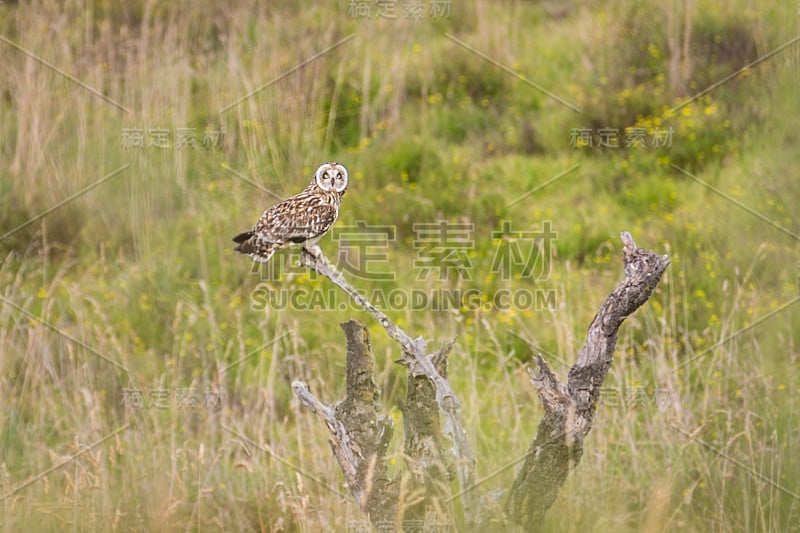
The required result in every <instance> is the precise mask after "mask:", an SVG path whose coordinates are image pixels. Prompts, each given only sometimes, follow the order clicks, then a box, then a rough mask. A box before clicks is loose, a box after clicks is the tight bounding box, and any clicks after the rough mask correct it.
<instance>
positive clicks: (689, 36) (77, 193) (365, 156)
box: [0, 0, 800, 532]
mask: <svg viewBox="0 0 800 533" xmlns="http://www.w3.org/2000/svg"><path fill="white" fill-rule="evenodd" d="M687 3H688V4H691V5H689V6H688V7H686V6H684V5H674V6H673V5H664V6H662V5H661V4H660V3H656V2H654V1H651V0H648V1H645V2H616V3H612V4H607V3H604V2H594V1H590V2H567V3H561V2H550V1H516V2H512V1H498V2H494V1H489V0H478V1H476V2H463V1H459V0H453V1H452V2H446V1H444V2H443V1H438V2H437V1H435V0H425V1H423V2H403V1H400V2H394V3H392V2H378V3H376V2H371V1H370V2H356V1H349V0H338V1H337V2H327V3H326V2H320V3H314V7H308V8H304V9H301V8H299V7H297V6H296V3H295V2H289V1H273V2H256V1H251V2H248V1H244V2H234V3H232V4H227V3H224V2H210V1H208V0H197V1H194V2H175V3H169V2H157V1H145V0H133V1H129V2H124V3H116V2H95V3H92V2H89V3H84V2H77V1H76V2H43V3H38V2H34V3H31V4H28V3H24V2H11V1H9V0H6V1H5V2H2V1H0V37H1V38H0V51H2V61H0V161H2V164H0V405H2V407H1V408H0V528H1V529H2V530H3V531H9V532H10V531H24V530H31V531H34V530H37V531H53V530H59V531H64V530H67V529H69V530H75V531H84V530H106V531H108V530H114V531H154V530H160V531H173V530H187V531H188V530H194V531H215V530H220V531H253V530H264V531H319V530H326V531H327V530H336V531H348V530H349V531H354V530H356V528H357V527H359V526H361V525H363V524H365V523H366V522H365V518H364V517H363V516H361V515H360V514H359V511H358V509H357V507H356V506H355V504H354V502H353V499H352V498H351V497H350V495H349V493H348V491H347V488H346V486H345V485H344V483H343V478H342V475H341V472H340V471H339V469H338V466H337V465H336V463H335V462H334V461H333V458H332V456H331V453H330V448H329V445H328V435H327V429H326V428H325V427H324V425H323V424H321V423H320V422H319V421H318V420H317V418H316V417H315V416H314V415H313V414H312V413H310V412H309V411H307V410H305V409H303V408H301V406H300V405H299V404H298V402H297V401H296V400H295V398H294V395H293V394H292V389H291V383H292V381H293V380H296V379H300V380H304V381H306V382H308V384H309V386H310V388H311V390H312V391H313V392H314V393H315V394H316V395H317V396H318V397H320V398H321V399H323V400H325V401H327V402H334V401H336V400H338V399H340V398H341V397H342V396H343V394H344V363H345V358H344V354H345V347H344V337H343V335H342V332H341V330H340V328H339V326H338V324H339V323H341V322H343V321H345V320H347V319H349V318H356V319H358V320H361V321H363V322H365V323H367V324H368V325H369V329H370V332H371V335H372V347H373V352H374V355H375V357H376V368H377V381H378V384H379V386H380V387H381V390H382V401H383V405H384V406H385V409H386V412H387V413H389V414H391V415H392V416H393V417H394V418H395V422H396V424H395V429H396V435H395V439H394V442H393V444H392V455H391V457H392V459H391V465H390V466H391V469H392V473H393V474H394V475H397V476H400V475H401V474H402V472H403V467H404V463H403V457H402V453H401V452H402V436H401V433H402V416H401V414H400V409H399V407H398V402H399V401H400V400H401V399H402V398H403V395H404V391H405V371H404V369H402V368H400V367H399V366H398V365H395V364H393V361H395V360H396V359H398V357H399V355H400V354H399V353H398V348H397V346H396V345H395V344H394V343H393V342H392V341H391V340H390V339H389V338H387V336H386V335H385V333H384V332H383V330H382V329H380V327H379V326H378V325H377V324H374V323H370V322H369V316H368V315H366V314H365V313H363V312H362V311H360V310H358V309H356V308H355V307H353V306H352V305H349V304H348V303H347V302H346V300H345V298H344V295H343V294H341V293H337V292H336V291H335V290H334V287H333V286H332V285H331V284H330V283H329V282H328V281H327V280H326V279H324V278H319V277H314V276H309V275H308V273H307V272H305V271H303V270H302V269H298V268H296V267H295V266H294V263H295V261H296V253H297V250H293V251H288V252H282V253H281V254H280V255H279V256H277V257H276V258H274V259H273V261H272V262H271V263H270V264H269V265H268V266H267V267H263V268H262V269H260V270H259V269H258V268H253V265H252V261H251V260H249V259H248V258H246V257H244V256H240V255H238V254H236V253H234V252H233V251H232V250H231V248H232V244H233V243H232V242H231V237H233V236H234V235H236V234H237V233H239V232H240V231H244V230H246V229H248V228H249V227H250V226H251V225H252V224H253V223H254V222H255V220H256V219H257V217H258V216H259V215H260V214H261V212H262V210H263V209H264V208H266V207H267V206H269V205H271V204H272V203H274V202H275V201H276V197H280V198H282V197H286V196H289V195H291V194H294V193H295V192H298V191H300V190H301V189H302V188H303V187H305V186H306V185H307V183H308V181H309V178H310V176H311V175H312V173H313V171H314V170H315V169H316V168H317V166H318V165H319V164H321V163H323V162H327V161H338V162H340V163H343V164H344V165H346V166H347V168H348V170H349V173H350V187H349V189H348V192H347V194H346V195H345V197H344V199H343V203H342V209H341V214H340V217H339V220H338V222H337V225H336V227H335V230H334V231H332V232H331V233H332V234H331V236H329V237H325V238H324V239H323V240H322V241H321V243H320V244H321V247H322V249H323V250H324V251H325V254H326V255H327V256H328V257H329V258H332V259H337V258H338V263H339V265H340V267H341V268H342V269H343V270H344V271H345V275H346V276H347V277H348V279H350V280H351V282H352V283H353V284H354V285H356V286H357V287H359V289H361V290H363V291H365V293H367V294H370V295H373V297H374V298H376V299H378V302H377V303H379V304H380V306H381V307H383V308H384V309H386V310H387V313H388V314H389V315H390V316H391V317H392V318H393V319H394V320H396V321H397V322H398V324H400V325H401V326H402V327H403V328H405V329H406V330H407V331H408V332H409V333H410V334H412V335H423V336H425V337H426V338H427V339H429V340H430V341H431V343H432V346H434V347H435V346H439V345H441V344H444V343H445V342H447V341H449V340H450V339H451V338H453V337H455V338H456V339H457V341H456V344H455V348H454V349H453V352H452V355H451V359H450V369H449V380H450V382H451V384H452V386H453V388H454V390H455V392H456V394H458V395H459V397H460V399H461V401H462V403H463V418H464V425H465V427H466V428H467V430H468V432H469V438H470V441H471V443H472V446H473V448H474V450H475V454H476V456H477V475H478V478H479V479H484V478H486V479H485V481H484V482H483V483H482V485H481V487H480V490H481V493H482V495H483V500H482V501H483V502H485V504H486V508H487V509H489V508H492V507H493V506H496V504H497V502H498V501H499V502H500V503H502V502H503V501H504V498H505V494H504V493H503V492H502V491H504V490H505V491H507V490H508V488H509V487H510V485H511V483H512V481H513V479H514V474H515V471H516V469H515V468H505V469H504V468H503V467H505V466H507V465H508V464H509V463H510V462H511V461H514V460H515V459H516V458H521V457H522V456H523V454H524V453H525V452H526V450H527V448H528V446H529V444H530V441H531V439H532V438H533V436H534V435H535V432H536V427H537V425H538V422H539V419H540V417H541V415H542V408H541V406H540V405H539V403H538V400H537V398H536V396H535V394H534V391H533V388H532V387H531V386H530V383H529V382H528V374H527V370H526V369H527V366H528V363H529V362H530V359H531V357H532V356H533V355H534V354H537V353H541V354H543V356H544V357H545V359H547V361H548V362H549V363H550V364H551V366H552V367H553V368H554V370H555V371H556V372H557V373H558V374H559V376H560V377H561V378H562V379H563V378H565V376H566V372H567V369H568V368H569V366H570V365H571V363H572V361H574V359H575V356H576V354H577V351H578V349H579V348H580V346H581V344H582V342H583V334H584V332H585V330H586V327H587V326H588V324H589V322H590V321H591V319H592V317H593V315H594V313H595V312H596V310H597V308H598V306H599V305H600V304H601V303H602V302H603V300H604V298H605V297H606V295H607V294H608V293H609V292H610V291H611V289H612V288H613V287H614V285H615V284H616V283H617V282H618V280H620V279H621V277H622V266H621V245H620V240H619V233H620V231H624V230H627V231H630V232H631V233H632V235H633V237H634V238H635V239H636V242H637V244H639V246H642V247H644V248H648V249H653V250H655V251H657V252H659V253H666V254H669V256H670V258H671V260H672V264H671V266H670V268H669V269H668V271H667V274H666V276H665V277H664V279H663V280H662V282H661V284H660V285H659V287H658V290H657V291H656V293H655V294H654V296H653V298H652V299H651V300H650V301H649V302H648V303H647V304H646V305H645V306H644V307H643V308H641V309H639V311H638V312H637V313H635V314H634V315H633V316H632V317H631V318H630V319H629V320H628V321H627V322H626V323H625V324H624V325H623V327H622V330H621V334H620V339H619V344H618V346H617V357H616V358H615V362H614V365H613V367H612V369H611V372H610V373H609V375H608V378H607V380H606V382H605V383H604V389H603V393H602V395H601V397H602V404H601V406H600V409H599V411H598V415H597V419H596V421H595V424H594V428H593V430H592V432H591V433H590V434H589V436H588V438H587V441H586V449H585V450H584V456H583V459H582V461H581V463H580V465H579V466H578V468H577V470H576V471H574V472H572V473H571V474H570V476H569V478H568V479H567V482H566V484H565V485H564V487H563V488H562V490H561V493H560V495H559V497H558V499H557V500H556V503H555V504H554V506H553V508H552V509H551V510H550V512H549V514H548V519H547V523H546V524H543V527H544V528H545V529H546V530H549V531H574V532H578V531H587V530H593V531H797V530H800V482H798V480H800V370H799V368H800V366H799V365H798V363H799V359H800V349H798V341H800V307H799V306H796V305H795V304H796V303H797V302H798V300H800V293H798V289H799V288H800V287H798V284H799V282H800V270H799V269H800V262H799V261H800V259H798V251H800V246H798V241H800V225H799V224H798V222H797V216H796V214H797V213H798V210H800V179H799V178H800V176H799V175H798V172H799V171H798V169H800V150H798V148H797V146H798V130H797V126H796V117H797V116H798V113H800V93H798V91H797V80H798V67H800V48H798V47H800V44H798V43H797V42H796V41H793V39H795V38H796V36H797V35H798V22H799V21H798V14H797V6H796V5H795V4H792V3H786V2H784V3H780V2H774V1H773V2H767V3H759V2H748V1H742V0H735V1H733V2H727V3H724V4H723V3H720V2H714V1H710V0H698V1H697V2H687ZM392 6H394V7H392ZM420 6H421V7H420ZM419 9H421V10H419ZM687 9H688V11H687ZM722 13H729V14H722ZM746 66H747V68H743V67H746ZM550 231H552V233H553V234H552V235H551V237H552V238H547V239H543V235H545V233H547V232H550ZM547 234H548V235H549V233H547ZM293 254H294V255H293ZM465 295H466V296H468V297H466V296H465ZM434 296H437V297H439V298H441V300H439V301H438V302H437V301H434V299H433V298H434ZM447 298H454V299H453V300H452V301H451V302H450V303H449V304H448V305H443V304H442V301H446V300H447ZM455 488H456V486H455V482H454V489H455ZM487 512H488V511H487ZM452 519H453V524H454V526H453V527H454V528H455V529H458V528H459V524H460V523H461V522H460V520H461V519H462V517H461V516H460V515H459V513H458V512H457V511H456V512H455V513H454V515H453V516H452Z"/></svg>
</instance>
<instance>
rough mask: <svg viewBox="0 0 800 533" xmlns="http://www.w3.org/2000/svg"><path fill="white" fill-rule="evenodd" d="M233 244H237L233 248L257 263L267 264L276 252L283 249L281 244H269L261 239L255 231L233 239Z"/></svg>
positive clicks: (246, 232)
mask: <svg viewBox="0 0 800 533" xmlns="http://www.w3.org/2000/svg"><path fill="white" fill-rule="evenodd" d="M233 242H235V243H237V244H236V246H235V247H234V248H233V249H234V250H235V251H237V252H239V253H240V254H248V255H249V256H250V257H252V258H253V259H255V260H256V261H260V262H262V263H266V262H267V261H269V260H270V258H271V257H272V256H273V255H275V252H277V251H278V249H279V248H280V247H281V243H279V242H269V241H265V240H264V239H259V238H258V236H256V234H255V232H253V231H245V232H244V233H240V234H239V235H237V236H236V237H234V238H233Z"/></svg>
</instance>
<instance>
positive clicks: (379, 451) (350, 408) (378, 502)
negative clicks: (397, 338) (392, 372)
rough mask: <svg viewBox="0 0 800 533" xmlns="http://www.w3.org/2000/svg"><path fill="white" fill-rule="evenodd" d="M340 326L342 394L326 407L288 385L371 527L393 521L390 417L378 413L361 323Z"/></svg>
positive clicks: (304, 389) (306, 392) (300, 387)
mask: <svg viewBox="0 0 800 533" xmlns="http://www.w3.org/2000/svg"><path fill="white" fill-rule="evenodd" d="M342 329H343V330H344V333H345V338H346V339H347V395H346V397H345V399H344V400H342V401H341V402H339V403H337V404H336V405H334V406H330V405H326V404H324V403H322V402H321V401H320V400H318V399H317V398H316V397H314V395H313V394H311V392H310V391H309V390H308V387H307V386H306V384H305V383H303V382H300V381H295V382H294V383H293V384H292V388H293V389H294V393H295V395H296V396H297V398H298V399H299V400H300V401H301V402H302V403H303V404H304V405H306V406H307V407H309V408H311V410H312V411H313V412H315V413H316V414H317V415H319V417H320V418H321V419H322V420H323V421H324V422H325V424H326V425H327V427H328V430H329V431H330V435H331V437H330V444H331V450H332V452H333V455H334V457H335V458H336V461H337V462H338V463H339V466H340V467H341V469H342V473H343V474H344V478H345V481H346V482H347V484H348V486H349V487H350V491H351V493H352V494H353V496H354V497H355V498H356V502H357V503H358V506H359V508H360V509H361V510H362V511H364V512H365V513H366V514H367V515H368V516H369V518H370V520H371V521H372V523H373V524H374V525H376V526H377V525H379V524H384V525H386V524H394V523H395V518H396V514H397V513H396V505H397V487H396V486H395V484H394V483H393V482H392V481H391V480H390V479H389V477H388V474H387V468H386V450H387V448H388V445H389V441H390V440H391V438H392V433H393V425H392V420H391V418H389V417H385V416H381V415H380V404H379V402H378V388H377V387H376V385H375V381H374V379H373V359H372V354H371V349H370V343H369V334H368V333H367V330H366V328H365V327H364V326H363V325H362V324H360V323H359V322H357V321H355V320H350V321H349V322H345V323H343V324H342Z"/></svg>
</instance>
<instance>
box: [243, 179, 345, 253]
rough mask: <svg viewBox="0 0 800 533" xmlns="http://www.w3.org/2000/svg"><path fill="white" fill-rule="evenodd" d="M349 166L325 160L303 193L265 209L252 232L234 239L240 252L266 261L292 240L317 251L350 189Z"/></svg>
mask: <svg viewBox="0 0 800 533" xmlns="http://www.w3.org/2000/svg"><path fill="white" fill-rule="evenodd" d="M347 179H348V178H347V169H345V168H344V166H342V165H338V164H336V163H326V164H324V165H322V166H321V167H319V168H318V169H317V171H316V172H315V173H314V177H313V178H312V180H311V184H310V185H309V186H308V187H306V188H305V189H304V190H303V191H302V192H300V193H298V194H296V195H294V196H292V197H291V198H287V199H286V200H283V201H281V202H279V203H277V204H275V205H273V206H272V207H270V208H269V209H267V210H266V211H264V214H263V215H261V218H259V219H258V222H256V225H255V226H254V227H253V229H251V230H250V231H246V232H244V233H240V234H239V235H237V236H236V237H234V238H233V240H234V242H236V243H237V246H236V247H235V248H234V250H236V251H237V252H239V253H243V254H248V255H250V257H252V258H253V259H255V260H256V261H261V262H266V261H269V259H270V258H271V257H272V256H273V255H274V254H275V252H276V251H278V250H279V249H281V248H283V247H285V246H288V245H289V243H298V244H299V243H302V244H303V247H305V248H306V249H309V250H311V251H314V250H313V249H314V247H315V246H316V244H317V241H318V240H319V239H320V238H321V237H322V236H323V235H324V234H325V233H326V232H327V231H328V230H329V229H330V228H331V226H333V224H334V222H336V219H337V217H338V216H339V205H340V203H341V200H342V196H343V195H344V193H345V191H346V190H347Z"/></svg>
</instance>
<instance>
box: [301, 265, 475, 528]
mask: <svg viewBox="0 0 800 533" xmlns="http://www.w3.org/2000/svg"><path fill="white" fill-rule="evenodd" d="M300 264H301V265H303V266H306V267H308V268H310V269H312V270H314V271H316V272H318V273H319V274H321V275H323V276H325V277H326V278H328V279H329V280H331V282H333V283H334V284H335V285H336V286H338V287H339V288H340V289H342V290H343V291H344V292H345V293H346V294H347V295H348V296H350V298H352V299H353V301H355V302H356V303H357V304H358V305H360V306H361V307H362V308H363V309H364V310H365V311H367V312H368V313H369V314H370V315H371V316H372V317H373V318H374V319H375V320H376V321H377V322H378V323H379V324H380V325H381V327H383V329H384V330H386V333H387V334H388V335H389V336H390V337H391V338H392V339H394V340H395V341H396V342H397V343H398V344H399V345H400V347H401V351H402V357H401V360H400V362H401V363H402V364H403V365H405V366H407V367H408V371H409V375H411V376H426V377H427V378H428V379H430V380H431V382H432V383H433V385H434V391H435V399H436V403H437V404H438V405H439V408H440V409H441V411H442V413H443V415H444V418H445V423H444V427H443V432H444V433H445V434H447V435H448V436H449V437H450V439H451V441H452V443H453V448H452V449H453V453H454V455H455V458H456V468H457V473H458V481H459V486H460V489H461V491H465V490H466V489H467V487H470V486H472V484H473V483H474V479H475V459H474V457H473V454H472V449H471V446H470V444H469V440H468V439H467V432H466V431H465V430H464V427H463V426H462V425H461V420H460V411H461V405H460V403H459V401H458V399H457V398H456V395H455V394H454V393H453V391H452V389H451V388H450V384H449V383H448V382H447V380H446V379H444V378H443V377H442V376H441V375H440V374H439V372H438V371H437V370H436V365H435V364H434V362H433V360H432V358H431V356H429V355H428V354H427V352H426V350H427V346H426V342H425V339H423V338H422V337H417V338H416V339H412V338H411V336H409V335H408V334H407V333H406V332H405V331H403V330H402V329H401V328H400V327H399V326H398V325H397V324H395V323H394V322H393V321H392V320H391V319H390V318H389V317H388V316H386V314H385V313H383V312H382V311H381V310H380V309H378V308H377V307H375V306H374V305H372V303H371V302H370V301H369V300H367V299H366V298H365V297H364V296H363V295H362V294H361V293H359V292H358V291H357V290H356V289H355V288H354V287H353V286H352V285H350V284H349V283H348V282H347V280H346V279H345V278H344V276H342V274H341V273H340V272H338V271H337V270H336V268H335V267H334V266H333V265H332V264H331V263H330V261H328V260H327V259H326V258H325V256H324V255H322V252H321V251H319V249H317V253H316V254H313V253H311V252H310V251H308V250H306V249H303V253H302V254H301V258H300ZM470 497H471V496H470ZM465 508H467V509H468V512H471V511H474V506H470V505H466V506H465ZM469 521H470V520H469V517H468V522H469Z"/></svg>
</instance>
